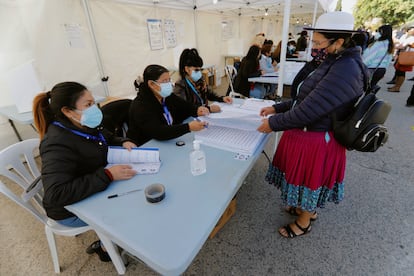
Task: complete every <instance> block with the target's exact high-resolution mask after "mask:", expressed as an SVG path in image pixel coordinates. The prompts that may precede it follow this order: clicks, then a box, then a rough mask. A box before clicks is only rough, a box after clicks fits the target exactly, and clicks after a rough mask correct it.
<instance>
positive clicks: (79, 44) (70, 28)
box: [64, 24, 85, 48]
mask: <svg viewBox="0 0 414 276" xmlns="http://www.w3.org/2000/svg"><path fill="white" fill-rule="evenodd" d="M64 27H65V32H66V37H67V40H68V43H69V46H70V47H71V48H85V42H84V41H83V38H82V32H81V26H80V24H64Z"/></svg>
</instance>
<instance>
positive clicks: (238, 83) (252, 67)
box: [234, 45, 264, 97]
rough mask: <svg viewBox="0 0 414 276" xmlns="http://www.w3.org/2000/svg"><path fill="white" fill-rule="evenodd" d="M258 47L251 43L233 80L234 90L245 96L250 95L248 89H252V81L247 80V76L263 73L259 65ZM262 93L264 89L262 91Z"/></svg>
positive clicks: (256, 75)
mask: <svg viewBox="0 0 414 276" xmlns="http://www.w3.org/2000/svg"><path fill="white" fill-rule="evenodd" d="M259 58H260V48H259V47H258V46H257V45H252V46H250V48H249V51H248V52H247V55H246V56H245V57H244V58H243V59H242V61H241V64H240V70H239V71H238V73H237V76H236V79H235V80H234V90H235V91H236V92H238V93H240V94H242V95H244V96H246V97H250V90H253V89H254V86H255V85H254V83H251V82H249V80H248V78H251V77H259V76H261V75H263V73H264V72H263V71H262V70H260V66H259ZM263 93H264V91H263Z"/></svg>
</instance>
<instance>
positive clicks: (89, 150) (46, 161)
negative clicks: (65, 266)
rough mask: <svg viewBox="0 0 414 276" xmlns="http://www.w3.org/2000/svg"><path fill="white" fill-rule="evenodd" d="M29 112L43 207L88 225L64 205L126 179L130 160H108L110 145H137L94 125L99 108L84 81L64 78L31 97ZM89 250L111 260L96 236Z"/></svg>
mask: <svg viewBox="0 0 414 276" xmlns="http://www.w3.org/2000/svg"><path fill="white" fill-rule="evenodd" d="M33 117H34V123H35V125H36V128H37V129H38V131H39V135H40V139H41V142H40V157H41V160H42V170H41V171H42V181H43V188H44V197H43V206H44V208H45V210H46V213H47V216H48V217H50V218H52V219H54V220H55V221H56V222H57V223H59V224H62V225H65V226H69V227H80V226H86V225H87V224H86V223H85V222H84V221H82V220H81V219H79V218H78V217H76V216H75V215H74V214H72V213H71V212H69V211H68V210H66V209H65V206H66V205H70V204H73V203H76V202H78V201H81V200H83V199H85V198H87V197H89V196H91V195H93V194H95V193H98V192H101V191H103V190H105V189H106V188H107V187H108V185H109V184H110V183H111V182H112V181H114V180H123V179H129V178H131V177H133V176H134V175H135V174H136V171H134V170H133V169H132V167H131V166H129V165H114V166H111V167H108V168H105V166H106V165H107V151H108V144H111V145H122V146H123V147H125V148H127V149H129V150H130V149H131V148H132V147H136V145H135V144H134V143H132V142H131V141H130V140H129V139H125V138H120V137H113V136H112V134H110V133H109V132H107V131H105V130H104V129H102V128H100V127H98V126H99V125H100V124H101V121H102V117H103V116H102V112H101V110H100V109H99V108H98V107H97V106H96V104H95V100H94V98H93V96H92V94H91V92H89V91H88V90H87V89H86V87H85V86H83V85H82V84H79V83H76V82H63V83H59V84H57V85H55V86H54V87H53V88H52V90H51V91H49V92H46V93H40V94H38V95H37V96H36V97H35V99H34V101H33ZM87 253H89V254H92V253H97V254H98V256H99V258H100V260H101V261H104V262H108V261H110V260H111V259H110V257H109V255H108V253H107V252H106V251H105V250H104V248H103V247H102V246H101V244H100V241H96V242H94V243H93V244H91V245H90V246H89V247H88V249H87Z"/></svg>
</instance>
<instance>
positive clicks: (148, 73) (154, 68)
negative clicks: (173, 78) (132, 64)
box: [139, 64, 170, 88]
mask: <svg viewBox="0 0 414 276" xmlns="http://www.w3.org/2000/svg"><path fill="white" fill-rule="evenodd" d="M169 72H170V71H168V69H167V68H165V67H163V66H161V65H157V64H151V65H148V66H147V67H146V68H145V69H144V74H143V77H144V81H143V82H142V83H140V85H139V87H140V88H141V86H143V87H147V88H148V81H150V80H152V81H156V80H158V79H159V78H160V76H161V75H162V74H164V73H169Z"/></svg>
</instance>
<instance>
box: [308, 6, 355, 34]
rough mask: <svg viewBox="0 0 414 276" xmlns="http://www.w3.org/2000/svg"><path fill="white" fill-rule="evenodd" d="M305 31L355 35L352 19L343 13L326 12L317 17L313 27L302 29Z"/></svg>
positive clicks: (350, 15) (349, 15)
mask: <svg viewBox="0 0 414 276" xmlns="http://www.w3.org/2000/svg"><path fill="white" fill-rule="evenodd" d="M304 29H305V30H310V31H315V32H328V33H356V32H358V31H354V17H353V16H352V14H350V13H347V12H343V11H334V12H327V13H324V14H322V15H321V16H319V18H318V20H316V24H315V27H313V28H312V27H308V28H304Z"/></svg>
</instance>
